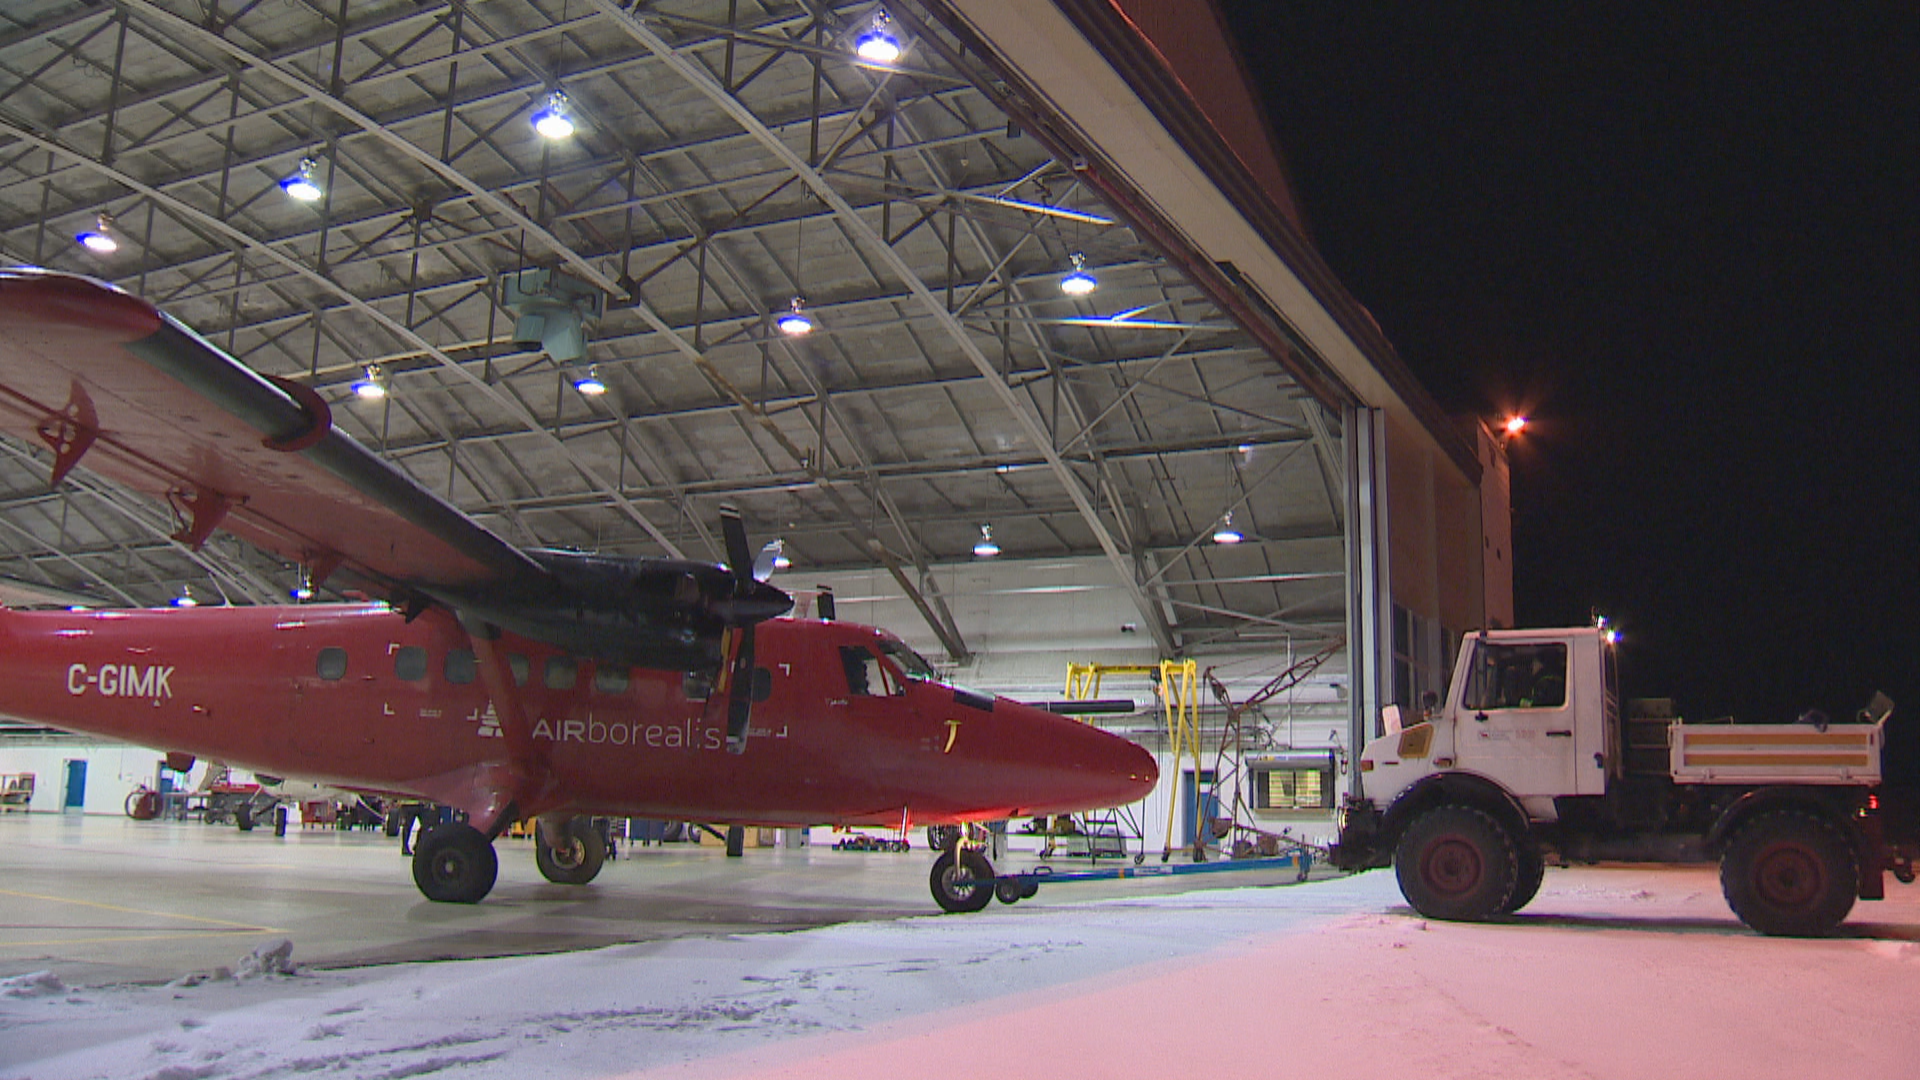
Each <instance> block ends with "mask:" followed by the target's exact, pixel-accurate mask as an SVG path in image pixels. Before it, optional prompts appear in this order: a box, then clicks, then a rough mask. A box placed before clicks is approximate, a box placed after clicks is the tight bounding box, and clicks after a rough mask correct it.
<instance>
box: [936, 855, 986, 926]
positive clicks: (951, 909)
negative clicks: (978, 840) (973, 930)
mask: <svg viewBox="0 0 1920 1080" xmlns="http://www.w3.org/2000/svg"><path fill="white" fill-rule="evenodd" d="M961 878H965V879H968V880H971V881H975V882H979V884H973V885H956V884H954V882H955V881H956V880H959V879H961ZM928 884H929V885H930V886H932V888H933V902H934V903H936V904H939V905H940V910H941V911H944V912H946V913H947V914H949V915H958V914H964V913H970V912H975V911H979V910H981V909H982V908H984V907H986V906H987V905H988V904H991V903H993V892H994V886H993V864H992V863H990V862H988V861H987V857H986V856H985V855H982V854H980V853H979V852H977V851H963V852H961V853H960V858H959V860H958V861H957V862H956V861H955V860H954V857H953V852H951V851H948V852H943V853H941V855H940V857H939V858H938V859H935V860H934V861H933V873H932V874H930V875H928Z"/></svg>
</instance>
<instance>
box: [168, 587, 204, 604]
mask: <svg viewBox="0 0 1920 1080" xmlns="http://www.w3.org/2000/svg"><path fill="white" fill-rule="evenodd" d="M173 606H174V607H199V606H200V601H198V600H195V599H194V598H193V586H191V585H182V586H180V595H179V596H176V597H174V598H173Z"/></svg>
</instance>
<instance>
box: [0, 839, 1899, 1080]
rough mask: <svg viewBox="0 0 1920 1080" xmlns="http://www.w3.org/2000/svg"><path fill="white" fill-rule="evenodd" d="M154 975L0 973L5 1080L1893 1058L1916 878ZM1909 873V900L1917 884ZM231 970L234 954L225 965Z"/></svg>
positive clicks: (1051, 921)
mask: <svg viewBox="0 0 1920 1080" xmlns="http://www.w3.org/2000/svg"><path fill="white" fill-rule="evenodd" d="M1071 888H1072V887H1071V886H1064V885H1063V886H1054V887H1051V888H1049V889H1048V890H1046V891H1044V892H1043V893H1042V894H1041V897H1040V898H1039V899H1038V900H1037V901H1033V902H1028V903H1023V904H1020V905H1018V906H1015V907H1011V908H1009V907H1003V906H1001V905H995V906H994V907H993V908H992V909H991V910H989V911H987V912H983V913H981V914H978V915H973V916H947V917H933V916H930V917H926V918H918V919H905V920H901V921H897V922H887V923H865V924H854V925H843V926H836V927H830V928H826V929H820V930H810V931H805V932H799V933H791V934H764V935H750V936H746V935H742V936H729V937H721V938H706V939H698V938H694V939H678V940H671V941H661V942H654V943H649V944H642V945H625V946H619V947H615V948H608V949H602V950H597V951H592V952H583V953H572V954H563V955H553V956H537V957H525V958H515V959H505V960H481V961H462V962H447V963H436V964H407V965H395V966H391V967H377V968H359V969H351V970H338V971H324V972H315V973H305V972H300V971H299V970H298V963H299V943H298V942H294V943H293V956H292V963H293V966H294V973H293V974H291V975H289V974H276V973H275V972H276V971H280V970H283V969H284V968H285V964H284V962H283V958H281V957H278V956H275V955H272V954H270V953H266V952H264V951H263V953H262V955H260V956H256V957H249V958H241V957H236V958H235V965H234V970H233V973H232V974H226V973H218V976H217V977H209V975H208V973H199V974H197V975H192V976H189V977H186V978H183V979H182V980H179V981H178V982H176V983H175V984H173V985H170V986H165V987H102V988H68V987H65V986H64V985H62V984H61V983H60V981H59V980H58V979H55V978H51V977H45V976H43V977H38V978H36V977H34V976H31V975H24V976H18V977H15V978H12V979H8V980H0V1078H5V1080H28V1078H31V1080H65V1078H87V1077H116V1078H117V1077H139V1078H153V1080H227V1078H232V1080H251V1078H282V1077H289V1078H290V1077H307V1076H315V1075H320V1076H345V1077H381V1078H400V1077H417V1076H449V1077H454V1076H457V1077H461V1078H479V1080H492V1078H508V1077H512V1078H516V1080H518V1078H537V1077H565V1078H584V1077H595V1078H598V1077H645V1078H654V1077H693V1078H703V1080H704V1078H712V1080H720V1078H734V1077H791V1078H823V1080H824V1078H829V1077H830V1078H832V1080H864V1078H869V1077H872V1078H881V1077H885V1078H889V1080H891V1078H897V1077H903V1076H918V1075H928V1074H931V1073H932V1072H933V1071H934V1070H940V1071H946V1072H954V1071H965V1072H975V1071H986V1072H991V1073H1015V1074H1019V1075H1038V1076H1045V1077H1048V1078H1050V1080H1051V1078H1063V1077H1136V1076H1139V1077H1146V1076H1152V1077H1162V1076H1191V1075H1197V1074H1200V1073H1208V1074H1219V1075H1234V1076H1279V1077H1288V1076H1309V1075H1311V1076H1327V1077H1396V1078H1406V1077H1419V1078H1420V1080H1433V1078H1446V1077H1474V1078H1486V1080H1504V1078H1516V1080H1517V1078H1526V1080H1557V1078H1561V1077H1567V1078H1575V1077H1578V1078H1603V1080H1604V1078H1615V1077H1618V1078H1621V1080H1629V1078H1630V1080H1648V1078H1650V1077H1678V1076H1687V1077H1720V1076H1725V1077H1740V1078H1742V1080H1766V1078H1770V1077H1781V1078H1788V1077H1791V1078H1793V1080H1803V1078H1805V1077H1807V1076H1814V1075H1822V1076H1910V1075H1913V1074H1914V1068H1915V1066H1914V1062H1915V1061H1917V1060H1920V1001H1916V1000H1915V995H1916V993H1920V896H1915V897H1908V896H1905V895H1903V894H1902V893H1901V891H1900V889H1899V887H1898V886H1895V899H1894V900H1892V901H1888V902H1886V903H1882V904H1863V905H1861V907H1860V908H1858V909H1856V912H1855V914H1854V918H1853V919H1852V920H1851V921H1850V923H1849V925H1848V930H1849V933H1850V935H1851V936H1847V937H1842V938H1838V939H1833V940H1824V941H1796V940H1785V939H1770V938H1761V937H1758V936H1755V935H1753V934H1751V933H1750V932H1748V931H1746V930H1745V929H1744V928H1742V927H1741V926H1740V925H1739V924H1738V923H1737V922H1735V921H1733V918H1732V916H1731V915H1730V914H1728V913H1727V911H1726V908H1725V907H1724V905H1723V903H1722V902H1721V899H1720V896H1719V888H1718V883H1717V881H1716V880H1715V877H1714V874H1713V872H1712V871H1711V870H1710V869H1701V868H1679V869H1676V868H1664V869H1643V868H1631V869H1619V868H1611V869H1572V870H1555V871H1550V872H1549V874H1548V877H1547V886H1546V888H1545V889H1544V890H1543V891H1542V894H1541V896H1540V898H1539V899H1538V900H1537V901H1536V902H1535V903H1534V904H1533V905H1532V906H1531V907H1529V908H1528V909H1527V912H1526V913H1525V914H1524V915H1523V916H1522V917H1520V918H1517V919H1515V920H1512V921H1510V922H1504V923H1499V924H1483V925H1461V924H1447V923H1437V922H1428V921H1426V920H1423V919H1421V918H1419V917H1418V916H1415V915H1413V914H1412V913H1411V912H1409V911H1408V909H1407V908H1406V907H1405V906H1404V904H1403V903H1402V902H1401V900H1400V897H1399V894H1398V892H1397V891H1396V889H1395V887H1394V883H1393V877H1392V875H1391V873H1388V872H1375V873H1370V874H1364V875H1360V876H1357V877H1352V878H1344V879H1338V880H1330V881H1321V882H1313V883H1309V884H1306V885H1297V886H1281V887H1273V888H1263V889H1217V890H1199V891H1193V892H1187V893H1183V894H1180V895H1171V896H1152V897H1139V898H1130V899H1120V900H1099V901H1084V902H1082V901H1075V900H1073V899H1072V892H1071ZM1908 891H1911V892H1915V893H1920V890H1908ZM243 960H244V961H246V962H243Z"/></svg>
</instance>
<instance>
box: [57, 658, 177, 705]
mask: <svg viewBox="0 0 1920 1080" xmlns="http://www.w3.org/2000/svg"><path fill="white" fill-rule="evenodd" d="M172 675H173V668H172V667H168V666H162V665H159V664H144V665H143V664H107V665H105V666H103V667H101V668H100V669H99V670H97V671H96V670H94V669H92V668H89V667H87V665H85V664H72V665H70V666H68V668H67V693H69V694H72V695H74V696H75V697H78V696H80V695H81V694H84V693H86V692H87V691H89V690H92V691H94V692H95V693H97V694H99V695H100V696H101V697H125V698H153V699H155V700H158V699H160V698H170V697H172V696H173V687H172V686H170V685H168V683H167V680H168V679H169V678H170V677H172Z"/></svg>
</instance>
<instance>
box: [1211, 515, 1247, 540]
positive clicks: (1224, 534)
mask: <svg viewBox="0 0 1920 1080" xmlns="http://www.w3.org/2000/svg"><path fill="white" fill-rule="evenodd" d="M1245 539H1246V537H1244V536H1242V535H1240V530H1239V529H1236V528H1234V527H1233V511H1231V510H1229V511H1227V512H1226V514H1225V515H1224V516H1223V517H1221V519H1220V527H1219V528H1218V529H1215V530H1214V531H1213V542H1214V543H1216V544H1237V543H1239V542H1240V541H1242V540H1245Z"/></svg>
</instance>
